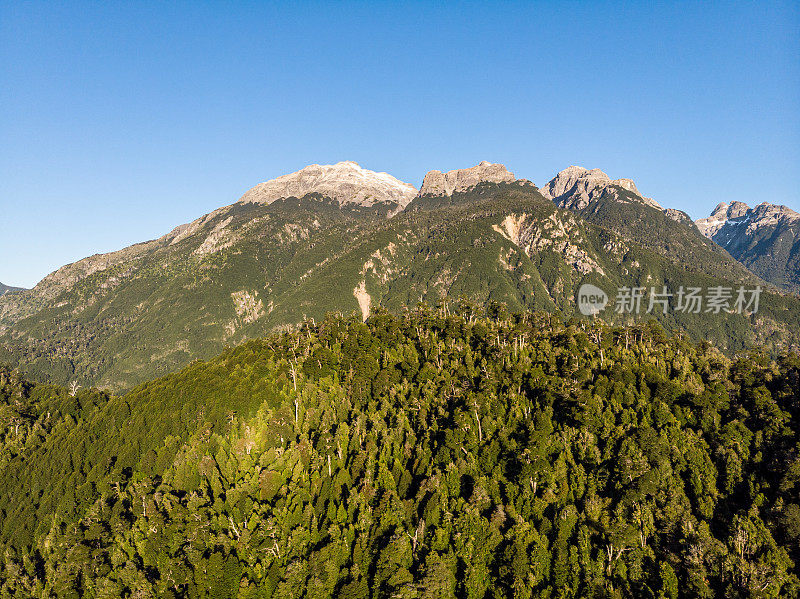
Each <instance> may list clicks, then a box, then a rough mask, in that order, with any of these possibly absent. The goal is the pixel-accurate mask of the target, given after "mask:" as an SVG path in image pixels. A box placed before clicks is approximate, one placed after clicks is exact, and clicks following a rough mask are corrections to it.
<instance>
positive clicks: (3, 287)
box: [0, 283, 22, 295]
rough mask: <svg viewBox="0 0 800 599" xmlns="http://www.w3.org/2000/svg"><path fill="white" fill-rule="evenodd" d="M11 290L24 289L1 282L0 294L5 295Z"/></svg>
mask: <svg viewBox="0 0 800 599" xmlns="http://www.w3.org/2000/svg"><path fill="white" fill-rule="evenodd" d="M10 291H22V287H10V286H9V285H4V284H3V283H0V295H5V294H6V293H8V292H10Z"/></svg>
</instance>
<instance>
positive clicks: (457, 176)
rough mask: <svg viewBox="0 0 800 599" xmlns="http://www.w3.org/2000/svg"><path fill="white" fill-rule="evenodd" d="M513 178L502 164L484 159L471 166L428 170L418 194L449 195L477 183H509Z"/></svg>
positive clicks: (512, 174)
mask: <svg viewBox="0 0 800 599" xmlns="http://www.w3.org/2000/svg"><path fill="white" fill-rule="evenodd" d="M515 180H516V179H515V178H514V173H512V172H509V171H508V169H506V167H505V166H503V165H502V164H493V163H491V162H486V161H485V160H484V161H483V162H481V163H480V164H478V165H477V166H473V167H472V168H460V169H456V170H453V171H447V172H446V173H443V172H441V171H429V172H428V173H427V174H426V175H425V179H424V180H423V181H422V188H421V189H420V190H419V195H438V196H442V195H443V196H451V195H453V194H454V193H455V192H459V191H466V190H467V189H469V188H470V187H475V186H476V185H478V183H484V182H491V183H510V182H512V181H515Z"/></svg>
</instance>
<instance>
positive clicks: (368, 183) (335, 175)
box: [239, 161, 417, 208]
mask: <svg viewBox="0 0 800 599" xmlns="http://www.w3.org/2000/svg"><path fill="white" fill-rule="evenodd" d="M309 193H319V194H322V195H323V196H326V197H329V198H331V199H333V200H336V201H337V202H339V204H340V205H342V204H357V205H360V206H374V205H376V204H396V205H398V206H399V207H400V208H404V207H405V206H406V205H407V204H408V203H409V202H411V200H413V199H414V197H415V196H416V195H417V190H416V188H415V187H414V186H413V185H409V184H408V183H404V182H402V181H400V180H398V179H395V178H394V177H392V176H391V175H389V174H388V173H376V172H374V171H370V170H367V169H365V168H361V167H360V166H359V165H358V164H357V163H355V162H352V161H345V162H337V163H336V164H326V165H319V164H311V165H309V166H307V167H305V168H303V169H301V170H299V171H297V172H295V173H291V174H288V175H283V176H281V177H278V178H276V179H272V180H270V181H267V182H265V183H260V184H258V185H256V186H255V187H253V188H252V189H250V190H249V191H248V192H247V193H245V194H244V195H243V196H242V197H241V199H240V200H239V201H240V202H243V203H250V202H252V203H259V204H270V203H272V202H274V201H275V200H278V199H281V198H289V197H296V198H301V197H303V196H304V195H306V194H309Z"/></svg>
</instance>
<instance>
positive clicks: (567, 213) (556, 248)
mask: <svg viewBox="0 0 800 599" xmlns="http://www.w3.org/2000/svg"><path fill="white" fill-rule="evenodd" d="M487 166H488V167H490V168H488V169H487ZM477 167H478V168H476V167H472V169H474V170H471V169H460V171H461V173H462V174H459V173H458V171H456V176H452V175H451V177H450V180H449V183H452V184H454V185H455V184H462V185H464V184H465V181H469V182H470V183H472V182H476V184H475V185H468V186H467V187H466V189H463V190H456V189H455V187H453V188H452V189H450V190H449V192H450V195H444V194H433V193H424V194H423V193H417V194H416V197H415V198H414V199H413V200H412V201H411V202H409V203H408V204H406V205H405V207H404V208H402V209H400V210H398V209H397V207H398V206H399V205H398V204H396V203H394V202H393V201H386V202H378V203H375V202H371V201H370V202H366V203H365V204H369V205H364V204H361V203H359V202H358V201H349V202H348V201H341V197H340V198H339V199H337V198H331V197H328V196H325V195H324V194H323V193H320V192H318V191H312V192H310V193H308V194H306V195H304V196H303V197H301V198H297V197H288V198H278V199H268V196H262V197H263V198H266V200H265V201H263V202H262V201H238V202H234V203H233V204H230V205H228V206H224V207H222V208H219V209H217V210H214V211H212V212H211V213H209V214H207V215H205V216H202V217H200V218H198V219H195V220H194V221H192V222H191V223H188V224H185V225H180V226H178V227H175V228H174V229H173V230H172V231H170V232H169V233H167V234H166V235H164V236H162V237H160V238H158V239H156V240H151V241H148V242H144V243H141V244H137V245H134V246H130V247H128V248H124V249H122V250H119V251H118V252H114V253H112V254H106V255H97V256H92V257H89V258H87V259H84V260H82V261H79V262H77V263H74V264H71V265H67V266H65V267H62V268H61V269H59V270H58V271H56V272H54V273H51V275H48V276H47V277H45V278H44V279H43V280H42V282H40V284H39V285H37V287H35V288H34V289H33V290H28V291H23V292H19V293H16V294H13V296H5V297H1V298H0V361H2V360H5V361H8V362H10V363H12V364H15V365H17V366H19V367H21V368H23V370H25V371H26V372H30V373H32V374H33V375H35V376H36V377H38V378H40V379H42V380H54V381H58V382H62V383H69V382H71V381H77V382H78V383H79V384H84V385H99V386H103V387H106V388H109V389H115V390H116V389H129V388H131V387H132V386H134V385H136V384H137V383H139V382H141V381H143V380H147V379H148V378H152V377H153V376H160V375H163V374H167V373H168V372H171V371H174V370H175V369H176V368H180V367H181V366H183V365H185V364H186V363H188V362H189V361H191V360H192V359H194V358H198V357H199V358H206V357H210V356H211V355H214V354H216V353H219V352H220V351H222V350H223V349H224V347H226V346H229V345H231V344H237V343H240V342H242V341H244V340H246V339H249V338H253V337H258V336H263V335H265V334H268V333H269V332H271V331H274V330H284V329H286V328H291V327H292V326H294V325H296V323H298V322H301V321H303V320H304V319H306V318H314V319H320V318H323V317H324V316H325V314H326V313H328V312H343V313H349V312H355V313H357V314H359V316H360V317H361V318H362V319H366V318H367V317H368V316H369V315H370V314H371V313H372V312H373V311H374V310H375V309H376V308H379V307H384V308H388V309H390V310H393V311H402V310H403V309H405V308H406V307H408V306H414V305H416V304H417V303H418V302H424V303H428V304H433V305H436V304H439V303H442V302H453V301H458V300H459V299H462V298H463V299H466V300H468V301H472V302H475V303H476V304H478V305H486V304H488V303H490V302H500V303H503V304H505V305H507V306H508V307H509V309H511V310H515V311H526V310H543V311H547V312H555V313H559V314H561V315H562V317H564V318H570V317H572V316H574V315H576V294H577V290H578V287H579V286H580V285H581V284H583V283H591V284H593V285H595V286H600V287H602V288H605V289H607V292H608V293H609V294H610V295H611V296H612V297H613V291H612V290H613V289H614V288H619V287H624V286H627V287H639V286H642V287H647V288H650V287H653V286H665V285H669V286H671V287H674V288H675V289H677V288H678V287H679V286H681V285H683V286H701V285H702V286H705V287H709V286H713V285H720V284H722V283H724V284H725V285H728V286H731V287H735V286H739V285H748V286H749V287H751V288H752V287H755V286H756V285H758V284H760V279H758V278H757V277H755V276H754V275H752V274H751V273H750V272H749V271H747V270H746V269H745V268H744V267H743V266H742V265H741V264H739V263H738V262H735V261H734V260H733V259H732V258H731V257H730V256H729V255H728V254H727V253H726V252H724V250H721V249H719V248H718V247H717V246H716V245H715V244H714V243H713V242H711V241H710V240H708V239H706V238H705V237H703V236H702V235H701V234H700V233H699V231H698V230H697V228H696V227H695V226H694V225H693V224H692V223H691V222H690V223H689V225H686V224H683V223H681V222H677V221H676V220H673V219H672V218H670V217H669V216H668V215H667V214H665V212H664V211H663V210H659V209H656V208H654V207H652V206H650V205H648V204H646V203H644V202H642V201H641V200H640V199H639V196H635V195H634V193H633V192H632V191H630V190H629V189H628V188H627V187H626V188H623V187H620V186H617V185H614V186H609V185H606V188H607V189H605V190H604V191H602V192H600V193H599V195H597V194H596V197H595V198H593V199H592V203H591V204H590V205H588V206H587V207H586V208H585V209H583V210H580V211H571V210H567V209H563V208H560V207H559V206H558V205H557V204H556V203H555V202H553V200H552V199H549V198H547V197H545V196H544V195H542V194H541V193H540V192H539V190H538V189H537V188H536V186H535V185H533V184H532V183H530V182H529V181H526V180H524V179H514V180H511V179H513V175H512V174H511V173H510V172H509V171H507V169H505V167H503V166H502V165H492V164H491V163H484V164H483V165H481V164H479V165H477ZM345 168H346V169H348V170H353V169H355V168H360V167H357V166H356V165H355V164H354V163H349V164H348V165H346V166H345ZM467 171H468V172H467ZM451 172H453V171H451ZM464 172H467V173H466V174H467V175H468V176H466V177H465V176H464V175H463V173H464ZM482 172H485V173H486V176H485V177H484V176H482V174H481V173H482ZM476 174H477V175H478V176H477V177H474V175H476ZM442 175H445V174H442ZM470 177H472V178H471V179H470ZM498 178H499V179H500V181H498V180H497V179H498ZM444 180H445V182H447V178H446V177H445V179H444ZM327 182H328V183H329V182H330V181H329V180H328V181H327ZM326 184H327V183H326ZM257 187H258V186H257ZM628 187H632V188H634V189H635V185H634V186H630V185H629V186H628ZM262 189H263V188H262ZM424 189H425V186H424V185H423V190H424ZM430 190H431V188H430V187H429V188H428V191H430ZM421 191H422V190H421ZM438 191H441V189H440V190H438ZM444 191H448V189H447V188H444ZM282 193H283V192H282ZM409 195H410V194H409ZM353 197H356V196H353ZM611 200H613V201H611ZM643 220H644V221H647V222H651V221H652V223H653V225H652V226H653V227H655V229H657V230H658V231H657V232H656V233H653V232H652V231H648V229H647V227H645V226H642V224H641V223H642V221H643ZM664 231H668V234H667V235H665V234H664ZM654 239H655V242H654V241H653V240H654ZM793 302H794V303H793ZM605 317H606V316H604V318H605ZM607 317H608V319H609V320H610V321H613V322H618V323H620V324H623V323H628V322H629V320H630V319H628V318H627V317H626V316H625V315H616V314H613V313H611V311H608V312H607ZM642 317H643V316H642ZM657 318H658V320H659V321H660V322H662V324H664V326H666V327H667V328H671V329H681V330H685V331H687V332H688V333H689V334H690V335H692V336H694V337H698V338H699V337H701V336H704V337H707V338H710V339H712V340H714V341H716V342H718V343H719V344H720V345H721V346H722V347H725V348H727V350H728V351H730V352H735V351H739V350H740V349H742V348H744V347H746V346H748V345H749V344H755V343H758V344H761V345H764V346H765V347H768V348H773V349H775V350H776V351H777V350H778V349H780V348H784V347H787V346H791V345H792V344H796V343H797V342H798V340H797V334H796V331H797V330H800V304H797V301H796V300H793V299H791V298H790V299H786V298H782V297H781V296H779V295H776V294H774V293H772V292H768V293H765V295H764V299H763V303H762V311H761V312H760V313H759V314H758V315H757V316H750V315H736V314H734V315H731V316H730V317H725V318H724V319H716V320H714V321H712V320H710V317H705V316H703V315H699V316H693V315H689V314H684V315H682V314H663V315H657ZM632 321H633V320H630V322H632Z"/></svg>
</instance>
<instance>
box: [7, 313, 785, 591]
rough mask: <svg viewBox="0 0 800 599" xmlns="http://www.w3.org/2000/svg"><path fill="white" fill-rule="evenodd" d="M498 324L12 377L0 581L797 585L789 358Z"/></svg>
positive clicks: (536, 587)
mask: <svg viewBox="0 0 800 599" xmlns="http://www.w3.org/2000/svg"><path fill="white" fill-rule="evenodd" d="M488 312H489V315H488V316H485V315H482V314H481V313H480V311H479V310H478V309H476V308H474V307H472V306H469V305H463V306H461V308H460V309H459V310H458V313H456V314H453V313H450V312H449V311H448V310H446V309H444V308H442V309H439V310H436V311H432V310H429V309H426V308H422V307H421V308H419V309H417V310H414V311H406V312H404V313H403V314H402V315H398V316H392V315H390V314H389V313H387V312H384V311H378V312H377V313H375V314H373V316H372V317H371V318H370V319H369V320H368V321H367V322H366V323H362V322H361V320H360V319H359V318H344V317H329V318H327V319H325V320H324V321H322V322H320V323H317V324H315V323H307V324H306V325H304V326H303V327H301V328H299V329H298V330H296V331H295V332H290V333H283V334H280V335H272V336H270V337H268V338H266V339H263V340H255V341H251V342H248V343H246V344H244V345H242V346H240V347H238V348H236V349H232V350H229V351H226V352H225V353H224V354H223V355H222V356H220V357H219V358H215V359H213V360H211V361H209V362H205V363H204V362H195V363H193V364H191V365H190V366H189V367H188V368H186V369H185V370H183V371H181V372H180V373H177V374H174V375H170V376H168V377H165V378H163V379H159V380H156V381H153V382H151V383H147V384H144V385H142V386H140V387H138V388H136V389H135V390H133V391H132V392H131V393H129V394H127V395H125V396H121V397H108V396H105V395H103V394H99V393H97V392H94V391H91V390H78V391H77V392H76V393H75V394H74V397H70V394H68V393H67V392H66V391H63V390H60V389H58V388H55V387H48V386H43V387H42V386H39V385H33V384H31V383H27V382H26V381H24V380H22V379H20V378H19V377H18V376H17V375H15V374H14V373H13V372H10V371H5V372H4V373H3V375H2V377H3V378H2V402H3V404H2V406H3V408H2V409H3V412H2V414H3V418H4V422H3V424H4V425H5V426H4V430H5V436H4V437H3V438H2V452H3V453H2V456H3V457H2V460H0V464H2V469H1V471H0V476H2V480H0V484H1V485H2V488H3V489H4V494H3V497H2V505H0V517H2V533H1V534H2V537H1V538H0V540H1V541H2V549H3V551H2V552H0V553H2V556H3V557H2V566H1V567H2V569H0V580H2V587H0V594H2V595H3V596H16V597H29V596H36V597H149V596H159V597H170V596H171V597H274V598H278V597H281V598H284V597H285V598H300V597H309V598H311V597H314V598H316V597H350V598H369V597H409V598H411V597H420V598H422V597H426V598H427V597H465V598H512V597H513V598H525V597H534V596H536V597H579V596H580V597H584V596H597V597H653V598H656V597H697V596H700V597H712V596H730V597H751V596H763V597H778V596H781V597H792V596H795V597H796V596H797V595H798V592H799V591H800V586H799V585H800V583H799V581H798V572H799V570H798V561H797V560H798V559H800V551H798V547H800V507H798V503H800V502H798V497H799V496H800V457H799V455H800V421H799V419H800V356H798V355H797V354H793V355H786V356H784V357H783V358H781V359H779V360H777V361H772V360H770V359H768V358H766V357H764V356H762V355H758V354H753V355H748V356H744V357H742V358H739V359H734V360H731V359H729V358H727V357H725V356H724V355H723V354H722V353H720V352H719V351H717V350H716V349H714V348H713V347H711V346H710V345H709V344H707V343H704V344H701V345H694V344H691V343H689V342H687V341H686V340H685V339H681V338H670V337H668V336H667V335H666V334H665V333H664V331H663V329H661V328H660V327H659V326H658V325H655V324H652V323H651V324H648V325H644V326H638V327H632V328H611V327H608V326H606V325H602V324H600V323H594V324H592V323H589V322H585V321H584V322H581V321H573V322H570V323H567V324H563V323H562V321H561V319H560V318H557V317H553V316H551V315H548V314H542V313H538V314H532V313H523V314H518V315H512V314H508V313H507V312H506V310H505V308H503V307H501V306H499V305H497V304H491V305H490V307H489V310H488ZM20 421H21V422H22V424H21V425H20V428H19V429H17V430H14V429H13V427H11V426H10V425H11V423H13V422H20ZM51 422H54V424H48V423H51ZM65 480H66V481H68V482H64V481H65Z"/></svg>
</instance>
